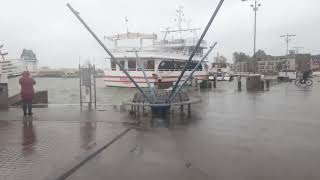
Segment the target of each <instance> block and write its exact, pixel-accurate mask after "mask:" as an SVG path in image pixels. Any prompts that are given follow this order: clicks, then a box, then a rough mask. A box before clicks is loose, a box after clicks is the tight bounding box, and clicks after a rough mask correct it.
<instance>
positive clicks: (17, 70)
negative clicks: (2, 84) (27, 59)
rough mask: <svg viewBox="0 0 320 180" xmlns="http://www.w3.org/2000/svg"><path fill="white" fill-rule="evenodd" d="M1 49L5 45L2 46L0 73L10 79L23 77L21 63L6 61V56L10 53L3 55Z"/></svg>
mask: <svg viewBox="0 0 320 180" xmlns="http://www.w3.org/2000/svg"><path fill="white" fill-rule="evenodd" d="M1 48H3V45H1V46H0V55H1V59H0V70H1V72H0V73H1V74H2V75H7V77H8V78H11V77H17V76H21V74H22V70H21V63H20V61H19V60H10V59H6V58H5V56H6V55H8V53H3V52H2V51H1Z"/></svg>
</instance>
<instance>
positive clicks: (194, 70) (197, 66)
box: [169, 42, 217, 102]
mask: <svg viewBox="0 0 320 180" xmlns="http://www.w3.org/2000/svg"><path fill="white" fill-rule="evenodd" d="M216 45H217V42H215V43H214V44H213V46H211V47H210V49H209V51H208V52H207V53H206V54H205V55H204V56H203V58H202V59H201V61H199V62H198V64H197V65H196V67H195V68H194V69H193V70H192V72H191V73H190V74H189V76H188V77H187V79H186V80H185V81H184V82H183V83H182V85H181V86H180V87H179V88H178V89H177V90H176V91H175V92H173V91H174V90H172V93H171V94H172V96H171V97H169V102H171V101H172V100H173V99H174V98H175V97H176V95H177V94H178V93H179V92H180V91H181V89H182V88H183V86H184V85H186V84H187V82H188V81H189V80H190V78H191V77H192V76H193V74H194V73H195V72H196V70H197V69H198V68H199V66H200V65H201V63H202V62H203V61H204V60H205V59H206V58H207V57H208V55H209V54H210V53H211V51H212V50H213V49H214V47H215V46H216Z"/></svg>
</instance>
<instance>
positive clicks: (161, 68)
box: [104, 8, 208, 87]
mask: <svg viewBox="0 0 320 180" xmlns="http://www.w3.org/2000/svg"><path fill="white" fill-rule="evenodd" d="M177 12H178V28H177V29H176V30H169V28H168V29H167V30H166V31H164V32H165V35H164V38H163V39H162V40H158V36H157V35H156V34H142V33H131V32H127V33H124V34H118V35H115V36H110V37H105V40H107V41H109V42H110V41H111V42H113V43H114V48H113V49H112V50H111V52H112V53H113V55H114V57H115V58H116V59H117V60H118V61H119V62H120V63H121V65H122V66H123V67H124V68H125V69H126V70H127V71H128V73H129V74H130V75H131V76H132V78H133V79H134V80H135V81H136V82H137V83H138V84H139V86H140V87H147V86H148V85H147V82H146V80H145V79H144V75H143V73H142V68H141V66H142V67H143V69H144V70H145V72H146V75H147V77H148V79H149V82H150V84H151V86H156V85H157V83H160V82H161V83H168V84H169V85H171V84H173V83H174V82H176V80H177V79H178V77H179V75H180V74H181V71H182V69H183V68H184V66H185V64H186V61H187V60H188V59H189V56H190V54H191V53H192V51H193V50H194V49H195V47H196V44H197V42H198V38H197V37H196V31H197V30H198V29H190V28H182V25H181V23H182V21H183V20H182V17H181V15H182V9H181V8H180V9H179V10H178V11H177ZM186 34H189V35H186ZM190 34H192V35H190ZM171 35H172V36H171ZM183 36H184V37H183ZM121 41H130V42H131V43H136V44H138V46H134V45H133V46H130V47H128V46H127V47H121V46H120V45H119V44H120V43H121ZM146 44H147V45H146ZM206 48H208V47H207V43H206V42H205V41H202V42H201V45H200V47H199V49H198V50H197V53H196V55H195V56H194V57H193V62H192V63H190V64H189V65H188V68H187V69H188V71H186V73H185V74H184V78H186V77H187V76H188V74H190V72H191V70H192V69H193V68H194V67H195V66H196V64H197V63H198V62H199V61H200V60H201V59H202V57H203V56H204V53H203V51H204V49H206ZM136 53H137V54H136ZM109 60H110V59H109ZM206 62H207V61H205V63H204V64H202V65H201V66H200V67H199V68H198V70H197V71H196V72H195V73H194V75H193V77H194V78H196V79H198V80H199V81H201V80H205V79H208V65H207V64H206ZM110 66H111V67H109V69H108V70H106V71H105V79H104V81H105V84H106V86H116V87H134V84H133V83H132V82H131V81H130V80H129V79H128V78H127V77H126V75H125V74H124V73H123V72H122V71H121V70H120V69H119V67H118V66H116V64H115V63H114V62H112V61H111V60H110ZM182 80H183V79H182Z"/></svg>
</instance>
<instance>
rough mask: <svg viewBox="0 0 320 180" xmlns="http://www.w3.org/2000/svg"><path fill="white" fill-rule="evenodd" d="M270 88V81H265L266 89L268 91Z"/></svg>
mask: <svg viewBox="0 0 320 180" xmlns="http://www.w3.org/2000/svg"><path fill="white" fill-rule="evenodd" d="M269 87H270V80H266V88H267V89H269Z"/></svg>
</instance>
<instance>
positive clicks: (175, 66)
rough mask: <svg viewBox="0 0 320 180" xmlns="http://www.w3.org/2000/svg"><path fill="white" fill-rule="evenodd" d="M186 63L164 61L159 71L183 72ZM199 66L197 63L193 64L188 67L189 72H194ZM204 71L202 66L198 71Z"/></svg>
mask: <svg viewBox="0 0 320 180" xmlns="http://www.w3.org/2000/svg"><path fill="white" fill-rule="evenodd" d="M185 64H186V63H185V62H175V61H162V62H161V63H160V65H159V70H162V71H163V70H183V68H184V66H185ZM196 65H197V62H191V63H189V64H188V66H187V70H193V69H194V68H195V67H196ZM197 70H198V71H199V70H202V66H199V67H198V69H197Z"/></svg>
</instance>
